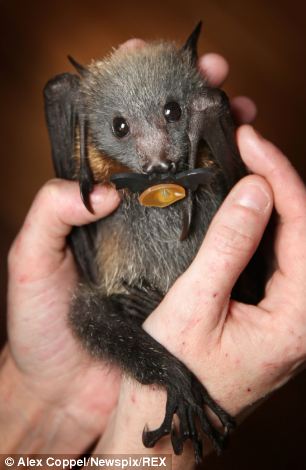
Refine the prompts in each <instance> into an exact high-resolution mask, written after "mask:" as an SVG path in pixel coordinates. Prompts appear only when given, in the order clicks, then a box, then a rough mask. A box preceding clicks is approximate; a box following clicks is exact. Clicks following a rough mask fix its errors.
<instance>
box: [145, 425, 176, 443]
mask: <svg viewBox="0 0 306 470" xmlns="http://www.w3.org/2000/svg"><path fill="white" fill-rule="evenodd" d="M170 432H171V427H170V426H169V427H168V426H166V425H165V422H163V423H162V424H161V426H160V427H159V428H157V429H154V430H153V431H149V429H148V427H147V426H145V427H144V429H143V431H142V443H143V445H144V446H145V447H154V446H155V444H156V442H157V441H159V439H161V438H162V437H164V436H167V435H168V434H170Z"/></svg>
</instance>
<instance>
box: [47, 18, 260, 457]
mask: <svg viewBox="0 0 306 470" xmlns="http://www.w3.org/2000/svg"><path fill="white" fill-rule="evenodd" d="M200 28H201V24H199V25H198V26H197V27H196V29H195V30H194V31H193V33H192V34H191V36H190V37H189V38H188V40H187V42H186V43H185V45H184V46H183V47H182V48H177V47H176V46H175V45H174V44H173V43H171V42H153V43H148V44H147V45H144V46H143V47H139V48H137V49H135V50H130V49H129V50H124V49H119V50H116V51H115V52H113V53H112V54H111V55H110V56H108V57H106V58H105V59H102V60H97V61H93V62H92V63H91V64H90V65H89V66H88V67H84V66H81V65H80V64H78V63H77V62H75V61H74V59H70V60H71V62H72V63H73V65H74V66H75V68H76V69H77V71H78V73H79V75H74V74H70V73H64V74H61V75H58V76H56V77H55V78H53V79H52V80H50V81H49V82H48V83H47V85H46V87H45V90H44V95H45V108H46V117H47V124H48V129H49V133H50V138H51V145H52V156H53V162H54V166H55V170H56V174H57V176H58V177H61V178H66V179H76V180H78V181H79V183H80V190H81V196H82V198H83V201H84V203H85V205H86V206H87V208H88V209H89V210H90V204H89V194H90V192H91V190H92V189H93V186H94V184H96V183H105V182H107V183H110V182H112V184H115V185H116V187H117V189H120V190H121V189H122V202H121V204H120V206H119V207H118V209H117V210H116V211H115V212H114V213H113V214H111V215H110V216H108V217H107V218H105V219H103V220H100V221H98V222H96V223H93V224H90V225H87V226H84V227H78V228H74V229H73V231H72V234H71V236H70V240H69V241H70V244H71V248H72V250H73V253H74V255H75V259H76V261H77V264H78V266H79V269H80V276H81V285H80V287H79V288H78V290H77V293H76V294H75V296H74V300H73V302H72V306H71V313H70V317H69V323H70V325H71V327H72V329H73V331H74V332H75V334H76V335H77V337H79V339H80V341H81V342H82V343H83V345H84V346H85V348H86V349H87V350H88V351H89V353H90V354H91V355H92V356H94V357H95V358H101V359H103V360H108V361H110V362H111V363H117V364H119V365H120V366H121V368H122V369H123V371H124V372H125V373H127V374H129V375H130V376H132V377H133V378H134V379H136V380H138V381H139V382H140V383H141V384H155V385H158V386H160V387H163V388H164V389H165V390H166V392H167V405H166V412H165V418H164V421H163V423H162V424H161V425H160V427H159V428H158V429H156V430H147V429H145V430H144V432H143V436H142V441H143V444H144V445H145V446H147V447H151V446H154V445H155V443H156V442H157V441H158V440H159V439H160V438H161V437H163V436H165V435H166V434H171V439H172V444H173V449H174V452H175V453H177V454H179V453H181V452H182V450H183V443H184V441H185V440H186V439H190V440H191V441H192V443H193V446H194V451H195V458H196V460H197V461H200V460H201V456H202V434H203V432H204V433H205V434H207V435H208V436H209V437H210V438H211V440H212V441H213V443H214V445H215V447H216V448H217V449H218V450H221V449H222V447H223V444H224V440H225V436H226V435H227V433H228V431H229V430H230V428H232V427H233V424H234V423H233V420H232V418H231V417H230V416H229V415H228V414H227V413H226V412H225V411H224V410H222V409H221V408H220V407H219V406H218V404H217V403H215V402H214V400H213V399H212V398H211V397H210V396H209V394H208V392H207V391H206V389H205V387H204V386H203V385H202V384H201V383H200V382H199V381H198V380H197V378H196V377H195V376H194V375H193V374H192V373H191V372H190V371H189V370H188V369H187V367H186V366H185V365H184V364H183V363H182V362H180V361H179V360H178V359H176V358H175V357H174V356H173V355H172V354H170V353H169V352H168V351H167V349H166V348H164V347H163V346H162V345H160V344H159V343H158V342H157V341H155V340H154V339H153V338H152V337H151V336H149V335H148V334H147V333H146V332H145V331H144V330H143V329H142V323H143V322H144V320H145V319H146V318H147V316H148V315H149V314H150V313H151V312H152V311H153V310H154V308H155V307H156V306H157V305H158V304H159V303H160V302H161V300H162V298H163V297H164V295H165V294H166V293H167V291H168V290H169V288H170V287H171V285H172V284H173V283H174V281H175V280H176V279H177V277H178V276H179V275H180V274H182V273H183V272H184V271H185V270H186V268H187V267H188V266H189V265H190V263H191V262H192V260H193V258H194V257H195V255H196V253H197V250H198V248H199V246H200V244H201V242H202V240H203V237H204V235H205V232H206V230H207V228H208V225H209V223H210V221H211V219H212V217H213V215H214V214H215V212H216V210H217V208H218V207H219V205H220V203H221V202H222V200H223V199H224V197H225V196H226V194H227V193H228V191H229V190H230V188H231V187H232V186H233V184H235V182H236V181H237V180H238V179H239V178H241V177H242V176H243V175H244V174H245V173H246V172H245V168H244V165H243V163H242V161H241V159H240V156H239V152H238V150H237V147H236V144H235V139H234V125H233V122H232V118H231V115H230V110H229V104H228V100H227V98H226V95H225V94H224V93H223V92H222V91H221V90H219V89H216V88H211V87H210V86H209V85H208V84H207V82H206V80H205V78H203V76H202V75H200V73H199V72H198V70H197V67H196V61H197V51H196V49H197V40H198V36H199V33H200ZM246 279H247V282H246ZM251 281H252V280H251V277H250V276H248V277H247V278H245V279H244V280H243V282H242V283H241V286H242V285H243V288H241V287H239V285H237V286H236V290H237V295H238V296H239V299H242V300H248V299H249V298H250V295H249V292H251V293H252V294H254V291H253V286H252V283H251ZM256 296H257V293H256V295H255V300H256ZM205 407H208V408H210V409H211V410H212V411H213V412H214V413H215V414H216V415H217V416H218V417H219V419H220V422H221V423H222V425H223V431H224V432H220V431H219V430H217V429H215V428H214V427H213V426H212V424H211V423H210V421H209V418H208V417H207V414H206V411H205ZM175 414H176V415H177V416H178V418H179V421H180V426H179V429H175V426H174V422H173V417H174V415H175ZM144 419H145V417H144Z"/></svg>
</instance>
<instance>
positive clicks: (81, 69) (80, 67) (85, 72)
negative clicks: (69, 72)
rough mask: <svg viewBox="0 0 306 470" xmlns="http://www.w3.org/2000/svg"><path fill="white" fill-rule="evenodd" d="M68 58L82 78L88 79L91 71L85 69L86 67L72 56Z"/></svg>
mask: <svg viewBox="0 0 306 470" xmlns="http://www.w3.org/2000/svg"><path fill="white" fill-rule="evenodd" d="M67 58H68V60H69V62H70V63H71V65H73V67H74V68H75V70H76V71H77V72H78V73H79V74H80V75H81V77H86V76H87V75H88V74H89V70H88V69H87V68H86V67H84V65H81V64H79V62H77V61H76V60H75V59H74V58H73V57H71V55H67Z"/></svg>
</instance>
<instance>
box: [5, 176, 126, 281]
mask: <svg viewBox="0 0 306 470" xmlns="http://www.w3.org/2000/svg"><path fill="white" fill-rule="evenodd" d="M119 201H120V198H119V195H118V193H117V192H116V191H115V190H114V189H113V188H110V187H106V186H96V187H95V189H94V191H93V192H92V194H91V196H90V202H91V204H92V208H93V210H94V214H92V213H90V212H89V211H88V210H87V209H86V208H85V206H84V204H83V202H82V200H81V197H80V191H79V186H78V184H77V183H76V182H72V181H64V180H59V179H54V180H51V181H49V182H48V183H47V184H45V186H43V188H42V189H41V190H40V191H39V193H38V194H37V196H36V198H35V200H34V202H33V204H32V206H31V208H30V211H29V213H28V215H27V217H26V219H25V222H24V224H23V227H22V229H21V231H20V233H19V234H18V236H17V238H16V240H15V242H14V244H13V246H12V249H11V252H10V265H12V266H14V272H16V270H18V266H20V267H21V268H22V270H24V269H27V271H28V272H29V273H31V270H32V269H33V271H35V275H36V277H37V278H40V277H42V276H47V275H48V274H49V273H50V272H52V271H54V270H55V269H56V268H57V267H58V266H59V265H60V263H61V262H62V261H63V259H64V257H65V255H66V251H65V248H66V237H67V235H68V234H69V233H70V231H71V229H72V226H75V225H84V224H89V223H90V222H94V221H96V220H98V219H100V218H101V217H105V216H106V215H108V214H110V213H111V212H112V211H113V210H114V209H115V208H116V207H117V205H118V204H119ZM42 261H43V262H42Z"/></svg>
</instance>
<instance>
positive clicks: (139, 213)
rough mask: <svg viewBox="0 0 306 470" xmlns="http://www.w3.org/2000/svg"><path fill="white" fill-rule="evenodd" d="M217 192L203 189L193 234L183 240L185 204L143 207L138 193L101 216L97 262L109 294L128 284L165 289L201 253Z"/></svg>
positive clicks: (218, 202) (164, 291) (216, 205)
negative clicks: (103, 217) (213, 192)
mask: <svg viewBox="0 0 306 470" xmlns="http://www.w3.org/2000/svg"><path fill="white" fill-rule="evenodd" d="M220 202H221V201H220V200H219V198H216V195H215V194H212V193H210V192H207V191H197V194H196V195H195V204H194V216H193V223H192V225H191V230H190V234H189V236H188V238H187V239H186V240H184V241H180V234H181V230H182V206H181V204H180V203H176V204H174V205H172V206H169V207H167V208H163V209H160V208H150V207H143V206H141V205H140V204H139V202H138V200H137V197H136V196H134V195H133V196H129V197H127V198H125V199H124V200H123V202H122V203H121V205H120V207H119V208H118V209H117V211H116V212H115V213H113V214H112V215H111V216H109V217H107V218H106V219H103V220H101V221H100V222H99V237H98V241H97V263H98V266H99V271H100V286H101V290H103V291H104V292H105V293H106V294H107V295H110V294H113V293H120V292H124V284H126V283H127V284H129V285H135V286H138V287H141V285H142V283H143V282H145V283H146V284H148V285H150V286H151V287H154V288H155V289H158V290H159V291H160V292H161V293H163V294H165V293H166V292H167V291H168V289H169V288H170V286H171V285H172V284H173V282H174V281H175V280H176V279H177V277H178V276H179V275H180V274H182V273H183V272H184V271H185V270H186V268H187V267H188V266H189V265H190V263H191V261H192V260H193V258H194V257H195V255H196V253H197V251H198V248H199V246H200V244H201V242H202V240H203V238H204V235H205V232H206V230H207V227H208V225H209V222H210V220H211V218H212V216H213V215H214V213H215V211H216V209H217V207H218V206H219V204H220Z"/></svg>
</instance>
